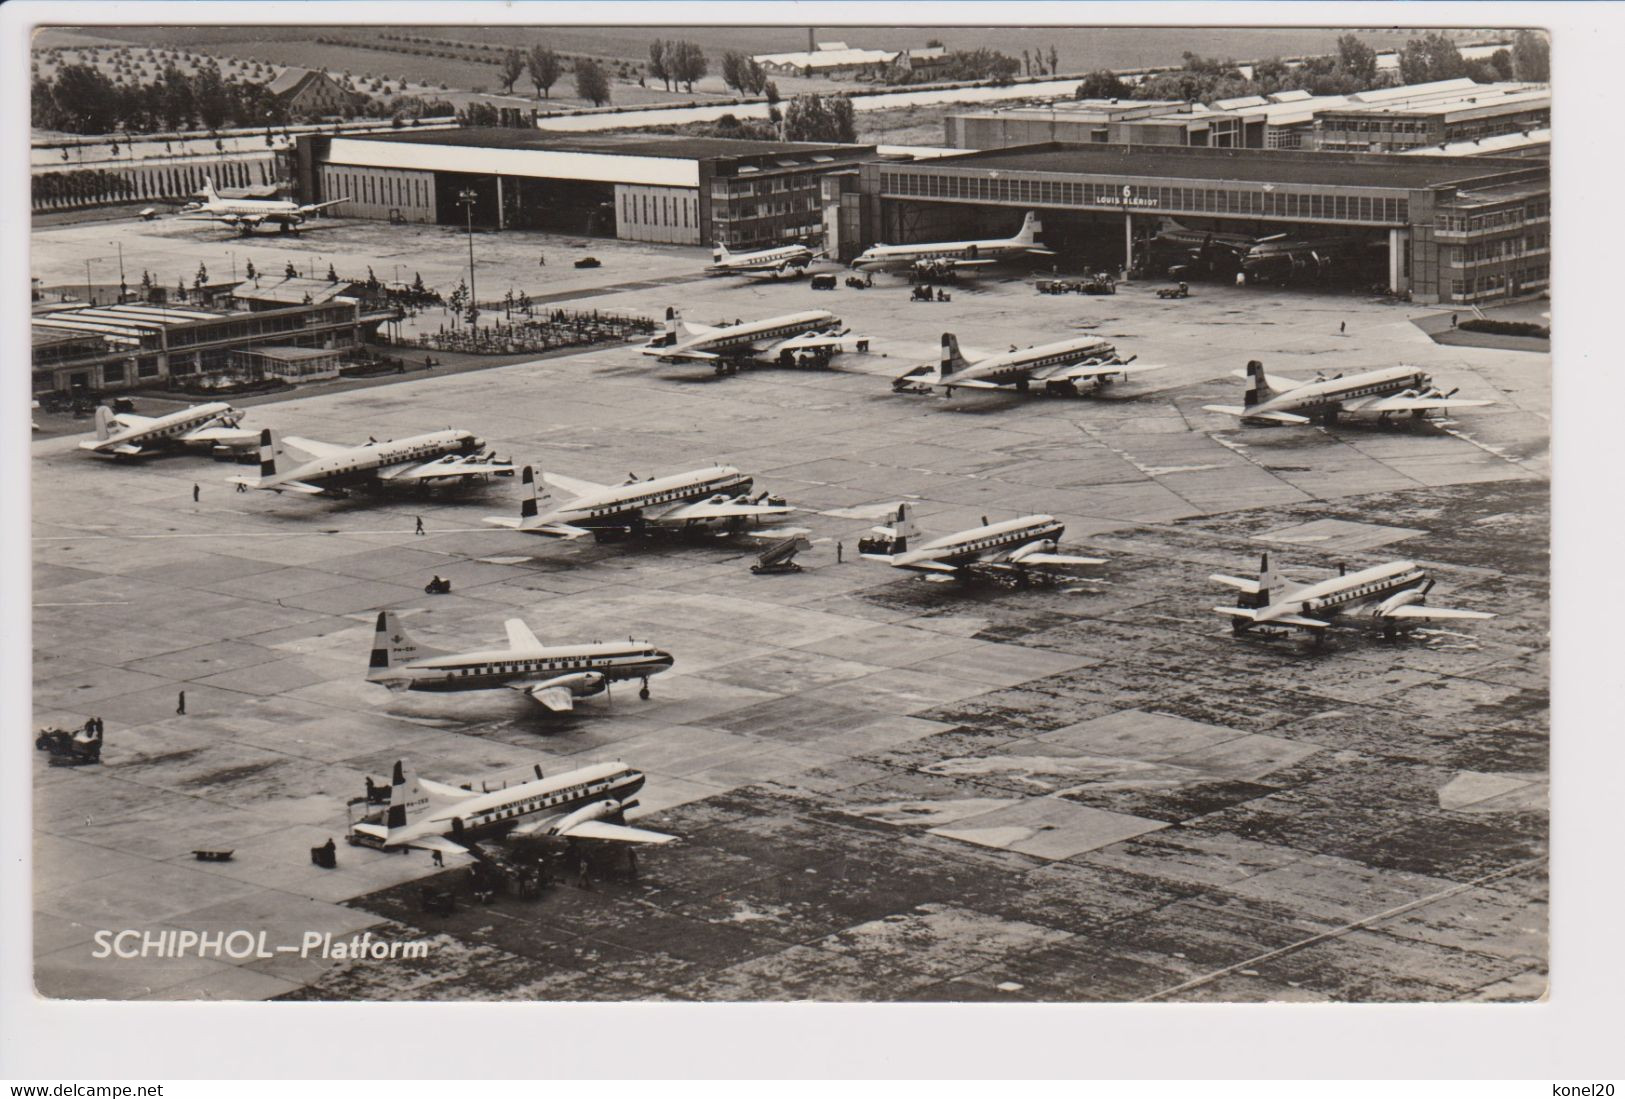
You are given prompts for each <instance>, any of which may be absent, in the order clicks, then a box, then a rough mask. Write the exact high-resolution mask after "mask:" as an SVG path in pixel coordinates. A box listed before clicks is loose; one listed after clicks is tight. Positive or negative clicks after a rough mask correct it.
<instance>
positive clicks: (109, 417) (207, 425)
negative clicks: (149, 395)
mask: <svg viewBox="0 0 1625 1099" xmlns="http://www.w3.org/2000/svg"><path fill="white" fill-rule="evenodd" d="M242 418H243V413H242V412H240V411H239V410H237V409H235V408H232V407H231V406H230V405H229V404H224V403H222V402H213V403H210V404H199V405H193V406H192V407H190V408H183V409H181V410H180V411H179V412H171V413H169V415H167V416H158V417H156V418H152V417H147V416H136V415H133V414H131V413H129V412H114V411H113V410H112V409H110V408H108V407H107V406H106V405H98V406H97V407H96V437H95V438H94V439H86V440H85V441H84V442H82V443H80V444H79V449H80V450H89V451H93V452H94V453H97V454H111V455H113V456H114V457H116V458H136V457H142V456H145V455H148V454H153V453H155V452H157V451H159V450H165V449H169V450H173V449H177V448H181V447H203V446H208V447H215V446H247V445H251V444H252V443H253V441H254V439H255V436H256V435H257V434H258V433H257V432H254V431H249V430H245V429H239V428H238V427H237V423H238V421H240V420H241V419H242Z"/></svg>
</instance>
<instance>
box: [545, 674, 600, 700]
mask: <svg viewBox="0 0 1625 1099" xmlns="http://www.w3.org/2000/svg"><path fill="white" fill-rule="evenodd" d="M546 685H547V686H549V687H564V688H567V689H568V690H569V692H570V693H571V694H573V695H575V696H576V697H577V698H586V697H587V696H589V695H595V694H598V693H599V692H600V691H602V690H603V689H604V688H605V687H607V686H609V680H608V679H607V678H605V676H604V673H603V672H572V673H570V674H569V675H561V676H559V677H558V678H557V679H550V680H548V681H547V684H546Z"/></svg>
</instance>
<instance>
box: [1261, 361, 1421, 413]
mask: <svg viewBox="0 0 1625 1099" xmlns="http://www.w3.org/2000/svg"><path fill="white" fill-rule="evenodd" d="M1431 385H1432V382H1431V380H1430V379H1429V377H1428V374H1427V372H1426V371H1424V370H1422V369H1420V368H1418V367H1414V366H1390V367H1386V368H1384V369H1382V370H1370V371H1366V372H1365V373H1363V374H1351V375H1349V376H1347V377H1343V378H1328V379H1326V380H1324V381H1318V382H1305V383H1304V384H1303V385H1300V386H1296V387H1294V388H1292V389H1289V390H1287V391H1286V392H1285V393H1278V394H1276V395H1275V396H1273V397H1271V398H1270V399H1269V400H1267V401H1262V402H1260V403H1259V404H1256V405H1253V406H1252V407H1251V408H1249V409H1247V412H1246V415H1252V416H1257V415H1258V414H1260V413H1265V412H1290V413H1293V414H1295V415H1299V416H1311V417H1312V416H1314V415H1315V414H1316V413H1325V412H1328V411H1332V410H1335V409H1337V408H1339V407H1340V406H1341V405H1342V402H1344V401H1348V400H1355V399H1359V398H1366V397H1391V396H1393V395H1394V394H1396V393H1403V392H1405V391H1406V390H1417V391H1422V390H1425V389H1427V388H1428V387H1429V386H1431Z"/></svg>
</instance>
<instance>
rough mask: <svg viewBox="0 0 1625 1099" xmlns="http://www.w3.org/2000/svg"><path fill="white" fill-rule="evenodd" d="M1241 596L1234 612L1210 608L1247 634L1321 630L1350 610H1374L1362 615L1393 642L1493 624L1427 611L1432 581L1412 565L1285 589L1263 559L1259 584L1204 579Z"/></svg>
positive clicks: (1458, 613)
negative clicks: (1437, 628) (1427, 624)
mask: <svg viewBox="0 0 1625 1099" xmlns="http://www.w3.org/2000/svg"><path fill="white" fill-rule="evenodd" d="M1208 579H1209V580H1211V581H1213V582H1214V583H1216V584H1225V585H1228V586H1229V587H1232V588H1236V589H1237V590H1239V591H1241V592H1243V593H1244V595H1243V596H1242V598H1241V599H1240V600H1239V603H1240V605H1239V606H1235V607H1214V608H1213V610H1214V611H1215V612H1216V613H1218V614H1222V615H1225V616H1226V617H1228V618H1229V619H1230V628H1231V629H1232V630H1234V631H1235V632H1236V633H1238V634H1240V633H1245V632H1246V631H1247V630H1250V629H1252V628H1254V627H1255V626H1294V627H1297V628H1299V629H1307V630H1314V631H1317V635H1318V632H1319V631H1322V630H1325V629H1326V628H1327V627H1328V626H1330V625H1331V620H1332V619H1333V618H1336V617H1337V616H1338V615H1340V614H1343V613H1344V612H1345V611H1347V610H1349V609H1350V608H1353V607H1359V606H1364V605H1368V604H1375V605H1374V606H1372V607H1371V609H1370V610H1369V611H1368V612H1366V613H1367V614H1368V616H1369V617H1370V618H1372V619H1373V620H1375V621H1377V622H1380V623H1382V626H1383V632H1384V633H1385V634H1386V635H1387V636H1388V637H1389V638H1393V637H1394V636H1395V635H1396V634H1397V633H1398V632H1399V630H1400V629H1401V628H1402V627H1403V626H1406V625H1409V624H1411V623H1414V622H1421V621H1430V620H1433V621H1437V620H1443V619H1458V618H1494V617H1495V615H1493V614H1487V613H1485V612H1483V611H1462V610H1453V609H1451V608H1449V607H1429V606H1427V605H1426V600H1427V595H1428V592H1429V591H1431V590H1432V589H1433V580H1432V579H1430V578H1429V576H1428V574H1427V570H1426V569H1424V568H1422V567H1421V566H1420V565H1418V564H1417V563H1416V562H1414V561H1393V562H1390V563H1389V564H1386V565H1376V566H1373V567H1372V568H1369V569H1361V570H1360V571H1359V572H1347V571H1345V570H1341V569H1340V570H1339V572H1338V575H1336V576H1334V577H1332V578H1331V579H1329V580H1321V581H1319V582H1318V583H1314V584H1306V585H1302V586H1289V585H1288V584H1287V582H1286V581H1285V580H1283V579H1282V578H1281V574H1280V573H1278V572H1276V571H1275V568H1274V567H1273V565H1272V564H1271V563H1270V555H1269V554H1267V553H1266V554H1264V556H1263V559H1262V560H1261V561H1260V562H1259V566H1258V579H1257V580H1248V579H1246V578H1244V577H1240V576H1225V575H1222V574H1218V573H1215V574H1214V575H1212V576H1210V577H1208Z"/></svg>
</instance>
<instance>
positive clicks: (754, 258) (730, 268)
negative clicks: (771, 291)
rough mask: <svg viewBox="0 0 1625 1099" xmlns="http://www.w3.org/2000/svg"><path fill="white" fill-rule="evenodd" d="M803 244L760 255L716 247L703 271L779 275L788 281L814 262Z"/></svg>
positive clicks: (721, 273)
mask: <svg viewBox="0 0 1625 1099" xmlns="http://www.w3.org/2000/svg"><path fill="white" fill-rule="evenodd" d="M819 255H820V253H818V252H814V251H813V250H812V249H811V248H808V247H807V246H806V245H805V244H786V245H784V246H783V247H780V248H764V249H763V250H762V251H760V252H730V251H728V249H727V248H726V247H724V246H723V245H721V244H719V245H717V246H716V248H715V249H714V250H713V251H712V252H711V263H710V265H709V266H708V267H706V269H705V273H706V274H708V275H771V276H772V277H773V278H778V277H779V276H780V275H786V274H787V275H790V276H791V277H794V276H797V275H801V274H803V273H805V272H806V270H807V265H808V264H810V263H812V261H813V260H815V259H817V258H818V256H819Z"/></svg>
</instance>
